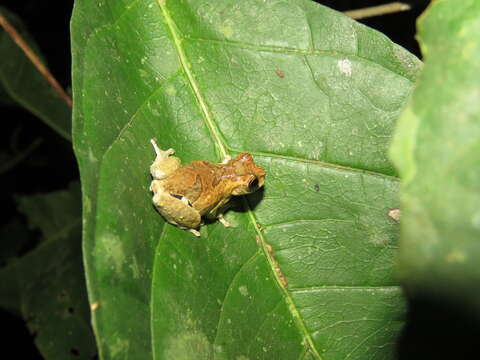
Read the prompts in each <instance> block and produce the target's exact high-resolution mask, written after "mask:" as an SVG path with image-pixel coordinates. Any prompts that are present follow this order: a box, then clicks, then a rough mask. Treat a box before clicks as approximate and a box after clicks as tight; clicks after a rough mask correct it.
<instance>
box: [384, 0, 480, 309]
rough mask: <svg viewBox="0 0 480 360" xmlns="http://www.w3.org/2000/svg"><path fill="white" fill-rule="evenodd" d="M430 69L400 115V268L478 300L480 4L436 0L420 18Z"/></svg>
mask: <svg viewBox="0 0 480 360" xmlns="http://www.w3.org/2000/svg"><path fill="white" fill-rule="evenodd" d="M418 26H419V40H420V44H421V47H422V51H423V54H424V56H425V59H426V62H425V71H424V72H423V74H422V76H421V78H420V79H419V84H418V88H417V89H416V90H415V92H414V95H413V97H412V100H411V102H410V104H409V106H408V108H407V110H406V111H405V113H404V114H403V115H402V117H401V120H400V121H399V126H398V129H397V133H396V136H395V141H394V144H393V146H392V151H391V154H392V158H393V160H394V161H395V164H396V165H397V166H398V168H399V170H400V173H401V176H402V244H401V251H400V256H399V261H400V263H399V270H400V271H399V273H400V275H401V277H402V280H403V282H404V283H405V284H406V285H407V287H409V288H410V289H412V290H414V291H416V292H418V291H420V292H433V293H435V294H436V295H438V294H442V295H444V296H447V297H449V298H450V299H452V298H453V299H457V300H458V299H460V300H461V301H464V302H467V303H469V304H475V306H476V307H477V309H478V306H479V304H480V292H479V291H478V290H477V287H478V283H479V281H480V267H479V266H478V265H479V263H480V243H479V241H478V240H479V235H480V212H479V204H480V191H479V184H480V172H479V171H478V168H477V166H478V162H479V159H480V157H479V154H480V141H479V139H480V102H479V101H478V99H479V94H480V76H479V73H480V38H479V37H478V34H479V33H480V3H479V2H478V1H474V0H470V1H461V2H458V1H453V0H450V1H448V0H446V1H436V2H435V3H433V4H432V6H431V7H430V9H429V10H428V11H427V13H426V15H425V16H423V18H422V19H421V21H419V24H418Z"/></svg>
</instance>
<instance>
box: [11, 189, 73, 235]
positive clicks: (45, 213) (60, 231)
mask: <svg viewBox="0 0 480 360" xmlns="http://www.w3.org/2000/svg"><path fill="white" fill-rule="evenodd" d="M17 203H18V211H19V212H21V213H23V214H24V215H25V216H26V217H27V221H28V225H29V227H30V229H40V230H41V231H42V233H43V237H44V238H45V239H46V240H49V241H51V240H52V239H57V238H60V239H66V238H69V237H71V236H72V234H74V235H77V232H78V227H79V225H80V221H81V218H82V207H81V203H82V195H81V192H80V184H79V183H78V182H74V183H72V184H71V185H70V187H69V189H68V190H67V191H56V192H53V193H48V194H36V195H29V196H18V197H17Z"/></svg>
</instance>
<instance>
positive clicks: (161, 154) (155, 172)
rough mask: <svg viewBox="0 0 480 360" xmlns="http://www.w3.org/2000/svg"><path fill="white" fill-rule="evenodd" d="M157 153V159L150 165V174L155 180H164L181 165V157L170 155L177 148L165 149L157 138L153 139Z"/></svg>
mask: <svg viewBox="0 0 480 360" xmlns="http://www.w3.org/2000/svg"><path fill="white" fill-rule="evenodd" d="M150 142H151V143H152V146H153V148H154V149H155V154H157V156H156V158H155V161H154V162H153V164H152V165H150V174H152V177H153V178H154V179H155V180H162V179H165V178H167V177H168V176H169V175H170V174H172V173H173V172H174V171H175V170H177V169H178V168H179V167H180V163H181V162H180V159H179V158H178V157H175V156H170V155H172V154H174V153H175V150H173V149H168V150H165V151H163V150H162V149H160V148H159V147H158V145H157V143H156V142H155V139H151V140H150Z"/></svg>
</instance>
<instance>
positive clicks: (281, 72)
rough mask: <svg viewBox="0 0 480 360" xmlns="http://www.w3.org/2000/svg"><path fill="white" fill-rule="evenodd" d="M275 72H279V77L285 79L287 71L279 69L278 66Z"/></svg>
mask: <svg viewBox="0 0 480 360" xmlns="http://www.w3.org/2000/svg"><path fill="white" fill-rule="evenodd" d="M275 74H277V76H278V77H279V78H281V79H283V78H284V77H285V73H284V72H283V71H282V70H280V69H278V68H277V69H275Z"/></svg>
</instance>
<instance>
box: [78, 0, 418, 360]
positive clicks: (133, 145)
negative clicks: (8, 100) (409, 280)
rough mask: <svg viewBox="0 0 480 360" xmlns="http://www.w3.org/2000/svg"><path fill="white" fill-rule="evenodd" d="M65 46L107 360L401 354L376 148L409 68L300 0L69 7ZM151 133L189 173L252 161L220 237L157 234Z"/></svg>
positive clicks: (400, 56)
mask: <svg viewBox="0 0 480 360" xmlns="http://www.w3.org/2000/svg"><path fill="white" fill-rule="evenodd" d="M72 51H73V62H74V63H73V80H74V81H73V85H74V86H73V89H74V98H75V104H76V106H75V114H74V144H75V150H76V154H77V158H78V161H79V164H80V170H81V177H82V187H83V206H84V221H85V228H84V256H85V263H86V273H87V279H88V281H87V282H88V286H89V296H90V300H91V302H92V303H93V304H94V305H95V306H96V310H95V311H94V313H93V318H94V321H93V323H94V327H95V331H96V336H97V342H98V345H99V351H100V357H101V358H103V359H110V358H122V359H126V358H128V359H142V360H144V359H211V358H215V359H247V358H249V359H320V358H321V359H345V358H351V359H390V358H393V357H394V348H395V345H394V341H395V339H396V336H397V334H398V332H399V330H400V328H401V327H402V324H403V317H404V311H405V308H404V307H405V305H404V302H403V297H402V292H401V289H400V287H399V286H398V284H397V282H396V281H395V280H394V279H393V276H392V271H393V270H392V262H393V260H392V259H393V255H394V253H395V249H396V242H397V235H398V224H397V223H396V222H395V221H394V220H392V219H391V218H389V217H388V216H387V214H388V212H389V210H390V209H391V208H396V207H398V201H397V186H398V182H397V179H396V178H395V177H393V176H392V175H394V170H393V169H392V166H391V165H390V163H389V162H388V159H387V155H386V151H387V148H388V144H389V141H390V135H391V132H392V129H393V125H394V122H395V119H396V118H397V116H398V114H399V113H400V111H401V109H402V108H403V106H404V104H405V101H406V99H407V98H408V96H409V94H410V92H411V90H412V83H413V81H414V80H415V76H416V74H417V72H418V70H419V67H420V62H419V61H418V60H417V59H416V58H415V57H414V56H412V55H411V54H409V53H408V52H406V51H405V50H403V49H402V48H400V47H398V46H396V45H394V44H392V43H391V42H390V41H389V40H388V39H387V38H385V36H383V35H381V34H379V33H378V32H376V31H373V30H371V29H368V28H366V27H364V26H362V25H360V24H358V23H356V22H354V21H352V20H351V19H349V18H347V17H345V16H343V15H341V14H339V13H337V12H334V11H332V10H329V9H327V8H324V7H321V6H318V5H316V4H314V3H313V2H310V1H305V0H292V1H288V2H286V1H283V0H282V1H280V0H270V1H263V0H246V1H242V2H239V1H233V0H223V1H220V0H218V1H215V2H212V1H207V0H201V1H199V0H184V1H165V0H158V1H153V0H150V1H140V2H134V3H130V2H128V3H127V2H124V1H118V0H101V1H93V0H83V1H77V2H76V7H75V11H74V15H73V19H72ZM152 137H156V138H157V140H158V142H159V144H160V145H161V146H162V147H163V148H168V147H173V148H175V149H176V151H177V154H178V155H179V156H180V157H182V159H183V160H184V161H191V160H194V159H205V160H210V161H219V160H221V159H222V157H223V155H224V154H225V153H229V154H235V153H237V152H240V151H249V152H251V153H252V154H254V156H255V159H256V161H257V162H259V163H260V164H261V165H263V166H264V167H265V168H266V170H267V182H266V186H265V189H264V191H261V192H259V193H257V194H254V195H253V196H251V197H249V198H248V200H247V199H240V200H239V203H238V205H241V206H240V208H241V210H240V211H230V212H229V213H228V214H227V219H228V221H230V223H231V224H232V227H231V228H224V227H223V226H222V225H220V224H218V223H216V222H215V223H213V224H210V225H208V226H206V227H204V228H203V229H202V237H201V238H195V237H194V236H192V234H190V233H187V232H185V231H182V230H180V229H178V228H175V227H173V226H171V225H168V224H167V225H166V224H165V223H164V221H163V219H162V218H161V216H159V215H158V213H157V212H156V211H155V210H154V208H153V206H152V204H151V193H150V192H149V190H148V187H149V184H150V181H151V178H150V176H149V173H148V167H149V165H150V163H151V162H152V161H153V158H154V153H153V149H152V148H151V146H150V143H149V140H150V138H152ZM287 282H288V283H287Z"/></svg>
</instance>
